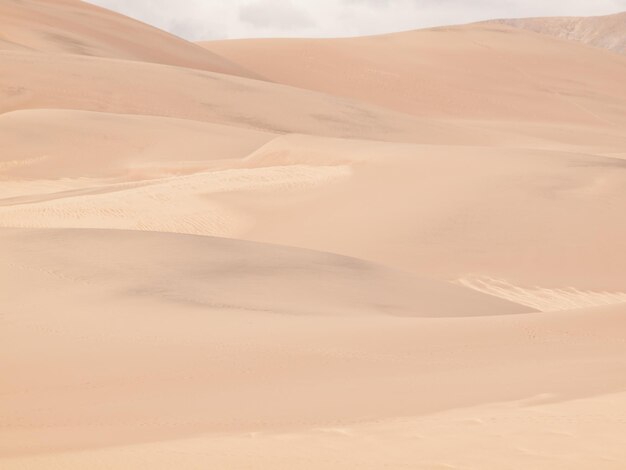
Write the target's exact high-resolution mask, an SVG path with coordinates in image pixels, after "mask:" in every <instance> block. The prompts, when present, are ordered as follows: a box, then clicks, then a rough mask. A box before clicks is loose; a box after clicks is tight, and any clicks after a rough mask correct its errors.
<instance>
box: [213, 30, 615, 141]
mask: <svg viewBox="0 0 626 470" xmlns="http://www.w3.org/2000/svg"><path fill="white" fill-rule="evenodd" d="M204 45H205V47H207V48H208V49H209V50H211V51H213V52H216V53H218V54H220V55H222V56H224V57H227V58H229V59H231V60H233V61H235V62H237V63H239V64H242V65H244V66H245V67H247V68H249V69H251V70H253V71H255V72H258V73H259V74H261V75H263V76H265V77H267V78H268V79H271V80H274V81H277V82H280V83H286V84H289V85H293V86H298V87H302V88H307V89H313V90H318V91H323V92H326V93H334V94H338V95H341V96H346V97H350V98H353V99H358V100H361V101H364V102H370V103H373V104H377V105H380V106H386V107H389V108H391V109H395V110H398V111H403V112H407V113H410V114H414V115H417V116H428V117H430V118H433V117H443V118H464V119H494V118H497V119H498V120H504V121H511V120H523V121H534V122H538V121H539V122H541V121H559V122H570V123H590V124H595V125H601V126H604V127H610V126H611V125H613V126H619V128H620V129H621V130H622V131H623V128H624V125H625V124H626V87H624V77H625V76H626V57H622V56H616V55H615V54H613V53H611V52H609V51H604V50H596V49H591V48H588V47H585V46H583V45H580V44H578V43H575V42H568V41H561V40H558V39H553V38H552V37H550V36H547V35H537V34H535V33H532V32H528V31H525V30H521V29H515V28H511V27H508V26H499V25H480V24H476V25H467V26H455V27H449V28H437V29H431V30H420V31H412V32H406V33H397V34H391V35H385V36H373V37H362V38H348V39H266V40H260V39H259V40H256V39H255V40H237V41H216V42H208V43H204Z"/></svg>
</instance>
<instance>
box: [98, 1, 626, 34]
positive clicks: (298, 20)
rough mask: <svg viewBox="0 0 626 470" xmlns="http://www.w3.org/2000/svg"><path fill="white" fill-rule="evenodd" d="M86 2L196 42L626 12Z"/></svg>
mask: <svg viewBox="0 0 626 470" xmlns="http://www.w3.org/2000/svg"><path fill="white" fill-rule="evenodd" d="M88 1H89V2H91V3H94V4H97V5H100V6H103V7H106V8H110V9H112V10H117V11H119V12H121V13H124V14H126V15H128V16H132V17H134V18H137V19H140V20H142V21H145V22H146V23H150V24H153V25H155V26H157V27H159V28H161V29H165V30H168V31H170V32H171V33H174V34H177V35H179V36H182V37H185V38H187V39H191V40H201V39H225V38H247V37H338V36H360V35H365V34H379V33H386V32H393V31H402V30H408V29H416V28H423V27H428V26H439V25H444V24H459V23H468V22H472V21H479V20H483V19H491V18H513V17H524V16H551V15H558V16H565V15H569V16H577V15H602V14H608V13H615V12H618V11H623V10H626V0H88Z"/></svg>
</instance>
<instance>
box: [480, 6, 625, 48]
mask: <svg viewBox="0 0 626 470" xmlns="http://www.w3.org/2000/svg"><path fill="white" fill-rule="evenodd" d="M488 23H492V24H505V25H508V26H513V27H515V28H521V29H527V30H530V31H534V32H536V33H541V34H548V35H550V36H555V37H557V38H561V39H569V40H572V41H578V42H582V43H583V44H587V45H589V46H594V47H602V48H604V49H609V50H611V51H614V52H618V53H620V54H626V11H624V12H622V13H616V14H614V15H606V16H590V17H589V16H583V17H565V18H561V17H555V18H514V19H501V20H493V21H489V22H488Z"/></svg>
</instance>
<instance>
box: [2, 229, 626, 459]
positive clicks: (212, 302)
mask: <svg viewBox="0 0 626 470" xmlns="http://www.w3.org/2000/svg"><path fill="white" fill-rule="evenodd" d="M1 233H2V235H1V236H2V244H1V245H0V246H1V247H2V257H1V259H2V271H1V273H2V274H1V276H2V282H3V285H5V286H8V287H9V289H7V290H5V291H3V294H2V296H3V297H2V301H3V304H4V305H5V306H6V312H7V313H5V314H4V323H5V327H4V328H3V330H2V335H3V341H2V348H3V355H4V356H5V357H12V358H14V360H12V361H11V362H10V363H8V364H3V368H4V370H3V377H5V381H4V398H3V402H2V407H3V411H2V415H3V421H4V423H5V424H6V426H5V427H4V429H3V431H2V433H3V436H2V440H1V442H2V445H3V453H4V454H5V455H9V456H11V455H13V456H19V455H24V454H28V453H32V452H42V451H48V452H49V451H54V450H62V449H65V450H70V449H80V448H85V447H100V446H105V445H120V444H129V443H133V442H142V441H154V440H160V439H166V438H167V439H170V438H181V437H186V436H188V435H193V434H197V433H206V432H219V433H223V432H229V433H243V432H245V433H250V432H257V431H267V430H274V431H276V430H285V431H289V432H296V431H298V430H302V429H311V428H325V429H326V428H335V427H340V428H342V427H344V426H346V425H347V424H349V423H350V422H355V421H360V422H367V421H372V420H381V419H389V418H391V417H394V416H398V417H399V416H407V415H410V416H421V415H427V414H430V413H433V412H438V411H444V410H447V409H452V408H458V407H472V406H477V405H481V404H484V403H495V402H505V401H513V400H523V399H524V400H528V399H533V400H534V399H535V398H536V399H538V400H539V401H540V402H541V401H548V402H559V401H563V400H568V399H573V398H585V397H593V396H596V395H598V394H605V393H612V392H616V391H619V390H622V389H623V387H624V386H626V378H624V376H623V374H620V373H619V371H620V370H623V368H624V366H625V365H626V364H625V361H626V354H625V353H626V350H625V343H624V339H623V335H622V334H621V331H622V329H623V327H624V321H625V319H626V316H624V311H623V307H618V308H615V307H613V308H606V307H605V308H604V309H602V308H601V309H595V310H581V311H570V312H563V313H554V314H551V315H550V316H547V317H546V316H545V315H544V314H521V315H496V316H477V317H476V316H474V317H466V316H464V317H452V318H450V315H451V314H452V315H454V312H455V309H456V311H457V312H459V314H461V315H466V314H467V313H468V310H466V309H468V308H472V309H474V313H475V314H476V315H483V314H485V315H486V314H489V313H513V312H516V311H520V310H523V309H520V308H519V307H516V306H515V305H514V304H507V303H504V301H498V300H496V301H494V300H493V298H491V297H488V296H483V295H481V294H477V293H475V294H472V291H469V290H467V291H464V290H462V288H459V287H454V286H451V285H445V284H442V285H440V286H439V287H436V286H435V285H434V284H433V283H428V282H427V281H419V280H411V278H410V277H403V275H401V274H400V273H397V274H396V273H394V272H391V271H388V270H386V269H384V268H380V267H376V266H372V265H368V264H367V263H363V262H360V261H357V260H351V259H346V258H341V257H336V256H329V255H325V254H321V253H314V252H304V251H298V250H293V249H285V248H280V247H270V246H263V245H256V244H248V243H243V242H233V241H228V240H219V239H209V238H204V237H188V236H181V235H167V234H150V233H145V234H142V233H138V232H121V231H39V230H37V231H32V230H31V231H19V230H18V231H16V230H9V231H7V230H3V231H1ZM111 246H115V251H108V250H107V248H108V247H111ZM155 266H159V267H160V269H159V270H155V269H154V267H155ZM322 273H323V276H322V275H321V274H322ZM24 281H28V282H27V283H26V282H24ZM381 282H382V283H383V284H381ZM424 282H426V283H425V284H424ZM384 283H388V287H387V288H381V287H382V286H383V285H384ZM373 286H377V287H376V289H372V287H373ZM459 293H460V294H461V295H459ZM470 294H471V295H470ZM385 296H387V297H386V298H385ZM463 296H465V298H464V297H463ZM471 299H473V300H471ZM41 305H46V306H47V308H48V309H49V310H50V311H54V313H55V314H54V315H41ZM472 305H473V306H472ZM509 305H510V307H509ZM442 314H443V315H444V316H445V317H447V318H444V317H442V316H441V315H442ZM390 315H391V316H390ZM397 315H399V316H397ZM405 315H409V317H406V316H405ZM415 315H419V316H421V318H420V317H415ZM428 317H431V318H428ZM94 326H96V327H95V328H94ZM172 328H174V329H175V332H176V334H172ZM557 372H558V373H557ZM468 380H471V382H472V384H473V386H472V387H471V388H467V383H468V382H467V381H468ZM459 387H465V390H464V393H459ZM260 404H262V406H259V405H260ZM520 419H522V418H521V417H520Z"/></svg>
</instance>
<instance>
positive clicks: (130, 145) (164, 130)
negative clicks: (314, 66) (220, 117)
mask: <svg viewBox="0 0 626 470" xmlns="http://www.w3.org/2000/svg"><path fill="white" fill-rule="evenodd" d="M0 129H2V132H1V133H0V147H1V148H3V149H4V152H2V153H1V154H0V181H2V180H4V181H6V180H9V179H11V180H42V179H44V180H46V179H47V180H56V179H59V178H102V177H108V178H113V177H124V178H126V179H132V180H133V181H135V180H141V179H147V178H149V177H150V176H151V175H153V176H161V177H163V176H167V175H172V174H180V173H191V172H196V171H201V170H203V169H206V168H208V167H214V166H215V165H218V164H219V161H220V160H224V159H226V160H231V159H233V158H243V157H245V156H246V155H248V154H249V153H250V152H252V151H254V150H256V149H257V148H259V147H260V146H262V145H263V144H265V143H267V142H269V141H270V140H272V139H273V138H275V137H276V135H275V134H271V133H268V132H261V131H255V130H251V129H241V128H238V127H230V126H223V125H219V124H211V123H204V122H197V121H189V120H181V119H172V118H162V117H152V116H133V115H121V114H107V113H97V112H86V111H72V110H62V109H36V110H25V111H14V112H10V113H5V114H2V115H0ZM0 192H1V190H0Z"/></svg>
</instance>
